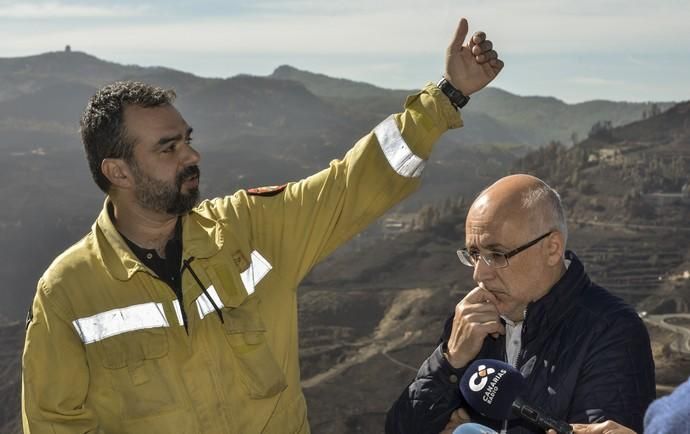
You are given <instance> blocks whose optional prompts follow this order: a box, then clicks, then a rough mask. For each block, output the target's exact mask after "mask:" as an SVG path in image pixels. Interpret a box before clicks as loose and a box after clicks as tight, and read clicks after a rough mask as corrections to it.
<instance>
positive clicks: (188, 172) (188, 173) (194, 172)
mask: <svg viewBox="0 0 690 434" xmlns="http://www.w3.org/2000/svg"><path fill="white" fill-rule="evenodd" d="M200 176H201V170H199V166H197V165H196V164H195V165H193V166H187V167H185V168H184V169H182V171H181V172H180V173H178V174H177V185H178V186H181V185H182V183H183V182H185V181H188V180H190V179H192V178H198V177H200Z"/></svg>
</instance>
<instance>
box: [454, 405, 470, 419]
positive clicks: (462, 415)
mask: <svg viewBox="0 0 690 434" xmlns="http://www.w3.org/2000/svg"><path fill="white" fill-rule="evenodd" d="M455 412H456V413H457V414H458V416H460V418H461V419H465V420H470V414H469V413H468V412H467V410H465V409H464V408H462V407H460V408H458V409H457V410H455Z"/></svg>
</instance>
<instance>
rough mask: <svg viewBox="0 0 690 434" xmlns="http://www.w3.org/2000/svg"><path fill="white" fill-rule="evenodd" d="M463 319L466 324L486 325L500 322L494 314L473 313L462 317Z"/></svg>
mask: <svg viewBox="0 0 690 434" xmlns="http://www.w3.org/2000/svg"><path fill="white" fill-rule="evenodd" d="M464 318H465V321H466V322H467V323H468V324H471V323H475V324H488V323H492V322H496V321H500V320H501V319H500V317H499V316H498V314H496V312H473V313H470V314H466V315H464Z"/></svg>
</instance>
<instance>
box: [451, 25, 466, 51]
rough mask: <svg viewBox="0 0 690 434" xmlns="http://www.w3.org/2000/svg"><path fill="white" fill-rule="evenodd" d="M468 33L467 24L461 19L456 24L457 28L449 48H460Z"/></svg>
mask: <svg viewBox="0 0 690 434" xmlns="http://www.w3.org/2000/svg"><path fill="white" fill-rule="evenodd" d="M468 31H469V25H468V24H467V19H465V18H461V19H460V23H458V28H457V29H456V30H455V35H454V36H453V40H452V41H451V43H450V46H451V47H454V48H460V47H462V44H463V43H464V42H465V38H466V37H467V32H468Z"/></svg>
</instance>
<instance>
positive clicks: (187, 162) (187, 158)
mask: <svg viewBox="0 0 690 434" xmlns="http://www.w3.org/2000/svg"><path fill="white" fill-rule="evenodd" d="M199 161H201V154H199V152H198V151H197V150H196V149H194V148H193V147H192V146H191V145H187V152H185V155H184V157H183V160H182V162H183V165H184V166H195V165H197V164H199Z"/></svg>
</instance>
